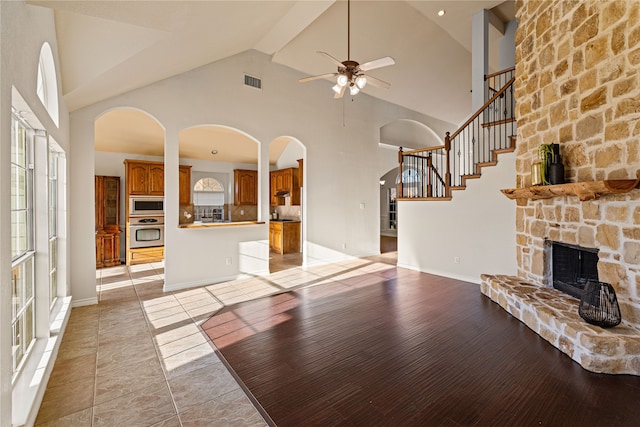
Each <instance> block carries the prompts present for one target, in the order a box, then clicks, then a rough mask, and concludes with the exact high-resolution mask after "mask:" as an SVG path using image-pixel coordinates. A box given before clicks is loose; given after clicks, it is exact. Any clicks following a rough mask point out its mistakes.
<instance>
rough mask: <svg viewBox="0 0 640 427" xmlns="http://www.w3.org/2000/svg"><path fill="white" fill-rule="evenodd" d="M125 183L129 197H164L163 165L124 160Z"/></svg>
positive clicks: (160, 163)
mask: <svg viewBox="0 0 640 427" xmlns="http://www.w3.org/2000/svg"><path fill="white" fill-rule="evenodd" d="M124 164H125V181H126V185H127V195H129V196H164V163H162V162H148V161H143V160H129V159H127V160H125V161H124Z"/></svg>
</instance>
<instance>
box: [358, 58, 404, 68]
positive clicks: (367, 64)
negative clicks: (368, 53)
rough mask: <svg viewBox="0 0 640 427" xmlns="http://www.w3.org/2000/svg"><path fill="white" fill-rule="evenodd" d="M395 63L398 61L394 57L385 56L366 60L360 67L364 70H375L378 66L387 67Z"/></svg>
mask: <svg viewBox="0 0 640 427" xmlns="http://www.w3.org/2000/svg"><path fill="white" fill-rule="evenodd" d="M395 63H396V61H394V60H393V58H392V57H390V56H385V57H384V58H380V59H376V60H375V61H369V62H365V63H364V64H360V69H361V70H362V71H369V70H375V69H376V68H382V67H387V66H389V65H393V64H395Z"/></svg>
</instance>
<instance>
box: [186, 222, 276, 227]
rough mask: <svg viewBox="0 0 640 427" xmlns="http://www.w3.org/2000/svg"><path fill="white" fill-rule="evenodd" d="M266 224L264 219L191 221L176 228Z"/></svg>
mask: <svg viewBox="0 0 640 427" xmlns="http://www.w3.org/2000/svg"><path fill="white" fill-rule="evenodd" d="M256 224H266V223H265V222H264V221H234V222H230V221H229V222H192V223H190V224H179V225H178V228H215V227H236V226H238V225H256Z"/></svg>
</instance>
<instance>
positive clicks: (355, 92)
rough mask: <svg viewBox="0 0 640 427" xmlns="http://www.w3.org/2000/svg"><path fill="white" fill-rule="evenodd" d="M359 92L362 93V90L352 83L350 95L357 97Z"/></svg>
mask: <svg viewBox="0 0 640 427" xmlns="http://www.w3.org/2000/svg"><path fill="white" fill-rule="evenodd" d="M358 92H360V88H359V87H358V86H356V85H354V84H353V83H352V84H351V86H349V93H350V94H351V95H357V94H358Z"/></svg>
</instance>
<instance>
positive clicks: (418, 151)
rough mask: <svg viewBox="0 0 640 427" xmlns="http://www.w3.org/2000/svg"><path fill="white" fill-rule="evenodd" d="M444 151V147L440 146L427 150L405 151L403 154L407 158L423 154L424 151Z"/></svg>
mask: <svg viewBox="0 0 640 427" xmlns="http://www.w3.org/2000/svg"><path fill="white" fill-rule="evenodd" d="M441 149H444V145H438V146H437V147H427V148H419V149H417V150H411V151H405V152H403V153H402V154H403V155H405V156H409V155H411V154H417V153H422V152H423V151H435V150H441Z"/></svg>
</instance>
